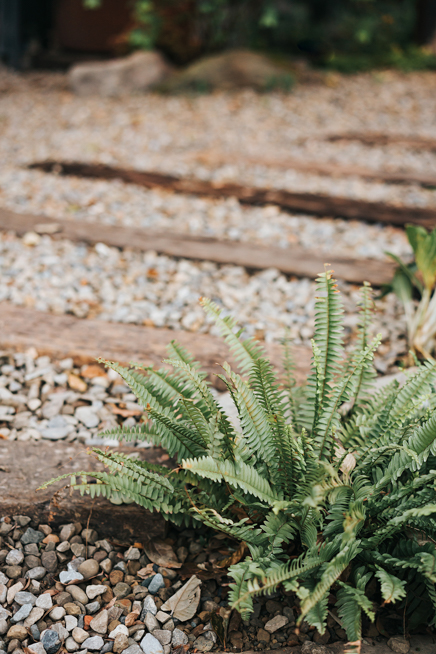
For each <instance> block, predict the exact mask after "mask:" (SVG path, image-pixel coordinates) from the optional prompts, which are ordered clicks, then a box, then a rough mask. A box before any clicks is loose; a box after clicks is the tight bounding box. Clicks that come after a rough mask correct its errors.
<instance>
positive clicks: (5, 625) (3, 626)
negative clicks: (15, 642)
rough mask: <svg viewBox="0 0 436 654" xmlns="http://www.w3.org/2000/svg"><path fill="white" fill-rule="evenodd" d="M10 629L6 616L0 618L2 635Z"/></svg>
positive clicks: (0, 634)
mask: <svg viewBox="0 0 436 654" xmlns="http://www.w3.org/2000/svg"><path fill="white" fill-rule="evenodd" d="M7 630H8V623H7V622H6V620H5V619H4V618H0V636H3V634H5V633H6V632H7Z"/></svg>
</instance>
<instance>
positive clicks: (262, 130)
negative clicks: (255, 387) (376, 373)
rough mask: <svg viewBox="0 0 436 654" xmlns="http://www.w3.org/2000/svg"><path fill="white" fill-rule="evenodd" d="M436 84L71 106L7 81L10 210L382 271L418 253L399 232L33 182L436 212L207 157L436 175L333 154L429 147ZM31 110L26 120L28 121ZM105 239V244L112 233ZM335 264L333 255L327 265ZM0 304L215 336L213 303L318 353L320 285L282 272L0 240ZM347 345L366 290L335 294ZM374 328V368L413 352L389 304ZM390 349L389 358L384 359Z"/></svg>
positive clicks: (399, 189)
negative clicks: (151, 177)
mask: <svg viewBox="0 0 436 654" xmlns="http://www.w3.org/2000/svg"><path fill="white" fill-rule="evenodd" d="M435 81H436V75H435V74H433V73H419V74H413V75H408V76H406V75H402V74H398V73H390V72H385V73H377V74H374V75H371V74H367V75H358V76H350V77H341V76H333V77H330V78H328V84H329V85H322V84H321V85H319V84H318V85H314V86H299V87H297V89H296V91H295V92H294V93H292V94H290V95H280V94H270V95H268V96H261V95H256V94H254V93H252V92H250V91H243V92H240V93H236V94H226V93H218V94H213V95H208V96H197V97H162V96H158V95H148V96H135V97H130V98H125V99H123V100H106V99H105V100H101V99H98V98H89V99H83V98H75V97H74V96H72V95H71V94H70V93H69V92H68V91H67V90H66V88H65V79H64V78H63V77H62V76H59V75H43V76H41V75H39V76H33V77H32V76H30V77H26V78H22V77H19V76H16V75H15V76H14V75H9V74H5V73H2V74H1V75H0V90H2V91H3V93H2V95H1V96H0V143H1V145H2V147H1V150H0V161H1V163H2V165H1V168H0V206H5V207H9V208H12V209H15V210H18V211H26V212H31V213H41V214H45V215H50V216H53V217H55V218H56V217H68V218H78V219H81V220H89V221H99V222H102V223H111V224H125V225H139V226H142V227H144V228H152V229H155V230H163V231H164V230H168V229H170V230H171V231H172V233H174V232H189V233H195V234H206V235H209V236H216V237H225V238H230V239H234V240H243V241H246V242H259V243H264V244H268V243H269V244H274V245H279V246H281V247H284V248H286V247H288V246H289V245H292V244H294V243H297V244H300V245H302V246H303V247H306V248H318V249H324V250H325V251H326V253H328V257H327V258H328V260H332V263H334V256H335V253H339V252H340V253H341V254H347V255H349V256H353V255H354V256H356V257H372V258H376V259H381V258H383V257H384V256H385V255H384V252H385V250H390V251H392V252H394V253H396V254H397V255H400V256H408V255H409V254H410V250H409V246H408V244H407V241H406V238H405V235H404V233H403V232H402V230H400V229H397V228H394V227H389V226H381V225H367V224H364V223H360V222H348V221H344V220H339V219H331V218H325V219H322V220H318V219H314V218H310V217H307V216H303V215H293V214H286V213H283V212H281V211H280V210H278V209H277V208H276V207H273V206H268V207H261V208H256V207H241V206H240V205H239V203H238V202H236V201H235V200H232V199H227V200H222V201H217V200H210V199H204V198H196V197H190V196H183V195H171V194H168V193H166V192H163V191H147V190H145V189H141V188H137V187H135V186H133V185H126V184H123V183H121V182H118V181H113V182H104V181H92V180H85V179H82V180H80V179H73V178H61V177H58V176H56V175H48V174H43V173H41V172H39V171H30V170H26V168H25V166H26V165H27V164H28V163H30V162H32V161H35V160H41V159H45V158H55V159H80V160H88V161H100V162H104V163H109V164H116V165H123V166H131V167H137V168H145V169H150V170H153V169H155V170H162V171H165V172H168V173H179V174H191V175H195V176H198V177H201V178H211V179H220V180H224V179H226V180H232V181H237V182H244V181H245V182H247V183H250V184H259V185H262V186H276V187H283V188H288V189H294V190H299V191H301V190H304V189H306V190H310V191H319V192H323V193H331V194H343V195H348V196H350V197H356V198H362V199H369V200H381V199H385V200H389V201H390V202H392V203H395V204H397V205H402V204H404V203H406V202H407V203H410V204H414V205H417V206H436V192H435V191H432V190H428V189H422V188H420V187H418V186H413V185H412V186H407V185H404V186H402V185H389V184H380V183H375V182H374V183H372V182H364V181H362V180H359V179H357V178H356V179H354V178H348V179H341V180H338V179H329V178H326V177H321V176H316V175H307V174H302V173H297V172H295V171H284V170H280V169H274V168H266V167H265V166H261V165H257V166H256V165H248V164H247V165H243V164H240V163H238V164H231V165H230V164H229V165H227V166H219V167H214V166H213V165H210V166H205V165H204V164H199V163H198V161H196V160H195V154H196V153H198V152H199V151H205V150H207V151H215V152H219V153H224V154H225V153H226V152H227V153H228V155H229V157H230V160H231V152H235V151H237V152H238V153H239V154H247V155H249V156H256V157H260V159H261V158H262V156H265V157H267V158H269V159H271V158H274V157H281V156H284V155H288V156H292V157H301V158H302V159H305V160H310V161H321V162H326V161H332V162H339V163H341V164H345V165H346V164H347V163H348V164H350V165H360V166H366V167H372V168H373V169H381V170H385V169H387V168H389V167H394V168H402V169H411V170H414V171H417V172H419V171H421V172H426V173H431V172H432V171H433V172H435V173H436V155H435V154H434V153H430V152H416V151H412V150H410V149H407V148H405V147H399V146H389V147H383V148H380V147H378V148H369V147H366V146H364V145H362V144H359V143H343V142H342V143H329V142H326V141H323V140H322V139H323V138H324V136H325V135H326V134H329V133H335V132H341V131H342V132H344V131H349V130H365V129H368V130H371V131H388V132H392V133H398V132H400V133H402V134H416V135H421V136H430V137H431V136H433V134H434V127H435V123H436V116H435V113H434V98H433V96H434V93H433V87H434V82H435ZM29 107H31V111H29ZM102 240H104V237H103V235H102ZM326 256H327V255H326ZM0 275H1V279H2V280H3V282H4V283H2V284H1V286H0V298H1V299H4V300H8V301H11V302H13V303H16V304H24V305H27V306H33V307H35V308H36V309H40V310H48V311H54V312H58V313H63V312H69V313H73V314H75V315H76V316H80V317H87V316H98V317H99V318H101V319H103V320H110V321H121V322H135V323H139V324H147V325H155V326H156V327H160V326H168V327H172V328H185V329H189V330H192V331H197V330H198V331H203V332H205V331H209V329H210V326H209V325H208V324H207V323H205V322H204V319H203V314H202V311H201V309H200V307H199V306H198V303H197V300H198V297H199V296H200V295H207V296H210V297H212V298H213V299H215V300H216V301H218V302H219V303H221V304H222V306H223V307H224V308H225V309H226V310H227V311H231V312H234V313H236V314H237V316H238V317H239V319H240V321H241V323H242V324H243V325H244V326H245V327H246V329H247V333H248V334H250V335H252V334H256V335H258V336H260V337H261V338H265V339H266V340H267V341H273V340H278V339H279V338H281V337H282V336H283V333H284V328H285V327H289V328H290V333H291V337H292V338H295V339H297V341H300V342H304V343H308V341H309V338H310V336H311V335H312V329H313V318H314V316H313V300H314V284H313V282H311V281H310V280H307V279H301V280H296V279H293V278H291V279H289V278H286V277H285V276H284V275H282V274H280V273H279V272H277V271H276V270H267V271H263V272H261V273H257V274H248V273H247V272H246V271H245V270H243V269H241V268H239V267H235V266H216V265H215V264H211V263H210V262H203V263H193V262H187V261H184V260H179V261H176V260H174V259H171V258H168V257H165V256H158V255H156V254H155V253H153V252H149V253H145V254H140V253H134V252H129V251H124V252H120V251H118V250H116V249H114V248H107V247H105V246H104V245H102V244H99V245H98V246H96V247H95V248H88V247H85V246H81V245H76V244H72V243H69V242H67V241H62V240H61V241H52V240H51V239H50V238H49V237H43V238H38V237H34V236H32V235H30V236H29V235H27V236H26V237H24V238H23V239H18V238H16V237H15V236H13V235H11V234H3V236H2V238H1V241H0ZM341 289H342V290H343V292H344V300H345V305H346V325H347V336H350V333H351V332H352V330H353V327H354V326H355V322H356V319H355V296H356V292H355V291H356V288H355V287H354V286H352V285H348V284H341ZM378 307H379V315H378V317H377V323H378V324H377V328H378V329H379V330H381V331H382V333H383V335H384V339H385V342H384V343H383V346H382V357H381V358H380V359H379V360H378V365H379V370H380V371H382V372H385V371H386V370H388V369H389V368H390V367H391V365H392V364H393V363H394V361H395V359H396V357H397V356H401V355H402V354H403V353H404V351H405V342H404V321H403V318H402V313H401V310H400V308H399V306H398V303H397V301H396V300H395V298H393V297H389V298H388V299H386V300H383V301H380V302H379V303H378ZM383 348H384V351H383Z"/></svg>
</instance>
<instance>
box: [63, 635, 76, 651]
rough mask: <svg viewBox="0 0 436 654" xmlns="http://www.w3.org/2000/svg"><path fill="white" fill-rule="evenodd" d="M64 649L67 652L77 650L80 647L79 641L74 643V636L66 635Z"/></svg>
mask: <svg viewBox="0 0 436 654" xmlns="http://www.w3.org/2000/svg"><path fill="white" fill-rule="evenodd" d="M65 649H66V650H67V652H77V650H78V649H80V645H79V643H76V641H75V640H74V638H72V637H71V636H68V638H67V639H66V641H65Z"/></svg>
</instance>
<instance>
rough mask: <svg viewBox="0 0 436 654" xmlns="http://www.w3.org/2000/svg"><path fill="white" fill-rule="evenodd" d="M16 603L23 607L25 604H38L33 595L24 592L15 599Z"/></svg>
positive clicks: (21, 591) (20, 591)
mask: <svg viewBox="0 0 436 654" xmlns="http://www.w3.org/2000/svg"><path fill="white" fill-rule="evenodd" d="M14 601H15V602H16V603H17V604H19V605H20V606H22V605H23V604H32V606H33V605H34V604H36V597H35V595H34V594H33V593H27V592H26V591H24V590H19V591H18V593H17V594H16V595H15V597H14Z"/></svg>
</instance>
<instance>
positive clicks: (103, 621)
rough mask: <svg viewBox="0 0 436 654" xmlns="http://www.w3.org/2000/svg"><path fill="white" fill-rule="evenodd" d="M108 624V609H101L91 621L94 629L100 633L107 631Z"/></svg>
mask: <svg viewBox="0 0 436 654" xmlns="http://www.w3.org/2000/svg"><path fill="white" fill-rule="evenodd" d="M107 625H108V614H107V611H106V609H104V610H103V611H101V612H100V613H99V614H98V615H96V616H95V618H93V619H92V620H91V622H90V625H89V626H90V627H91V629H92V630H93V631H96V632H97V633H98V634H105V633H106V632H107Z"/></svg>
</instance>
